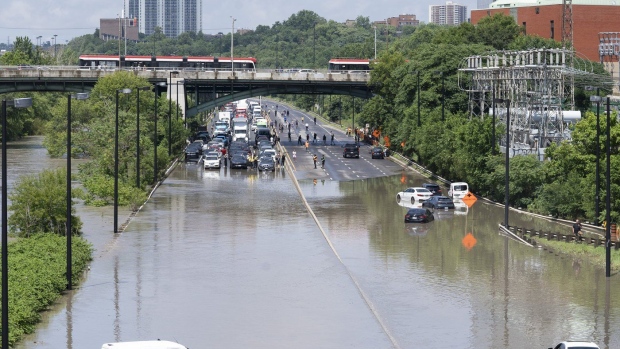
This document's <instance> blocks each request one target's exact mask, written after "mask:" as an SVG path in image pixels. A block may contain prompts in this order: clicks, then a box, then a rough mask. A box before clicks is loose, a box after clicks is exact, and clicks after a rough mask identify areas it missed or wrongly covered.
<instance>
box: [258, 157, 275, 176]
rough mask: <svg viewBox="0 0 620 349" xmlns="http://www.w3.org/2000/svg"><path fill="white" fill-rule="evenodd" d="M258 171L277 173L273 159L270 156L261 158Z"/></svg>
mask: <svg viewBox="0 0 620 349" xmlns="http://www.w3.org/2000/svg"><path fill="white" fill-rule="evenodd" d="M258 170H259V171H272V172H273V171H275V170H276V163H275V162H274V161H273V158H272V157H271V156H270V155H264V156H261V158H260V159H259V160H258Z"/></svg>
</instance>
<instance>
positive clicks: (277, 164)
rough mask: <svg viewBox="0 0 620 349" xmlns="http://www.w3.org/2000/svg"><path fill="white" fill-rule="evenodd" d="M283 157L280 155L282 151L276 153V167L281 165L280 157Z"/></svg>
mask: <svg viewBox="0 0 620 349" xmlns="http://www.w3.org/2000/svg"><path fill="white" fill-rule="evenodd" d="M281 157H282V156H281V155H280V152H278V153H277V154H276V161H275V167H279V166H280V158H281Z"/></svg>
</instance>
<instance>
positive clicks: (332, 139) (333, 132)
mask: <svg viewBox="0 0 620 349" xmlns="http://www.w3.org/2000/svg"><path fill="white" fill-rule="evenodd" d="M334 144H336V143H334V131H332V143H331V145H334Z"/></svg>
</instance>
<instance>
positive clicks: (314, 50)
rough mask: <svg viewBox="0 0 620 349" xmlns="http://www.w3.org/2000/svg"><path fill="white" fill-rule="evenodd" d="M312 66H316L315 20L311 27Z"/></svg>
mask: <svg viewBox="0 0 620 349" xmlns="http://www.w3.org/2000/svg"><path fill="white" fill-rule="evenodd" d="M312 46H313V47H312V68H316V22H314V26H313V27H312Z"/></svg>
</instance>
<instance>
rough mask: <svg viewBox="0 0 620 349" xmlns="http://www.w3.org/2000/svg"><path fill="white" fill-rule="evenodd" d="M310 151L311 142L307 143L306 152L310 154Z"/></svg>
mask: <svg viewBox="0 0 620 349" xmlns="http://www.w3.org/2000/svg"><path fill="white" fill-rule="evenodd" d="M308 149H310V142H308V141H306V152H308Z"/></svg>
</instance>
